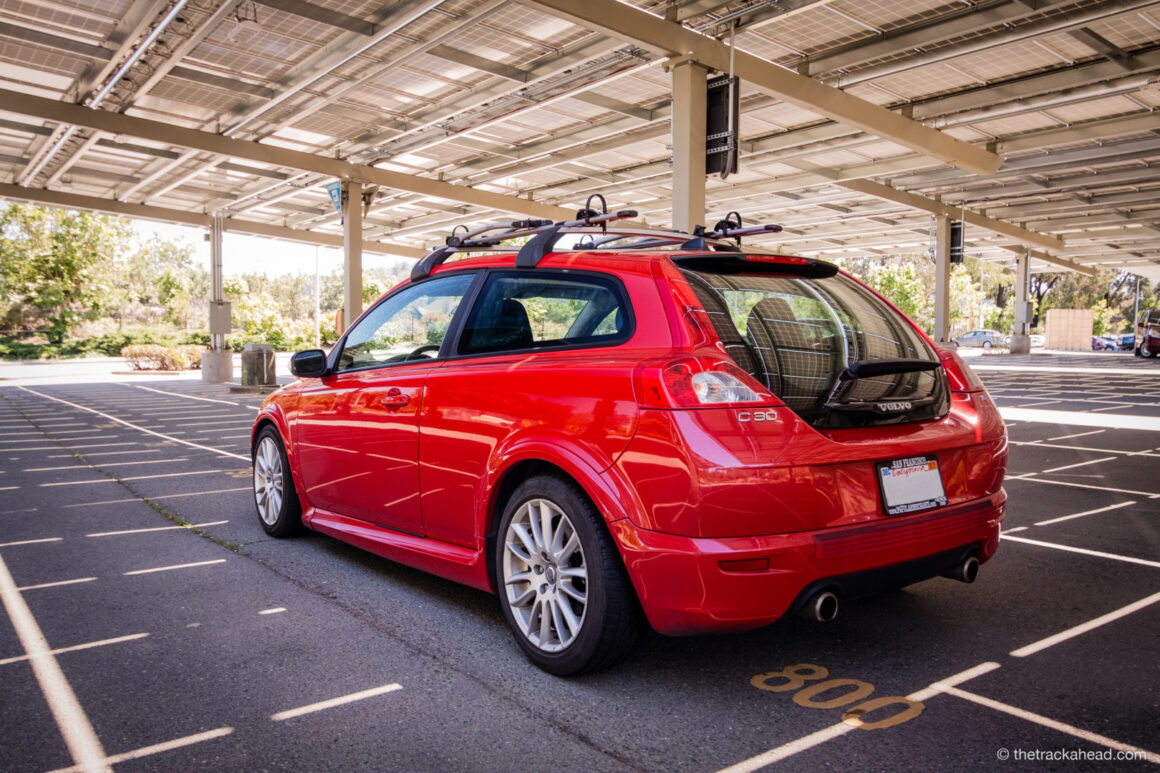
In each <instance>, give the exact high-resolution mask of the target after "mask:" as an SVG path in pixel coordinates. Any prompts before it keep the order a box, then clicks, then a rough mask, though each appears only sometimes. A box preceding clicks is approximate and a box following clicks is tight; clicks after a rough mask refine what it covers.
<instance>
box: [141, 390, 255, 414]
mask: <svg viewBox="0 0 1160 773" xmlns="http://www.w3.org/2000/svg"><path fill="white" fill-rule="evenodd" d="M132 386H133V387H134V388H135V389H144V390H145V391H146V392H156V393H157V394H159V395H166V396H168V397H181V398H184V399H186V400H200V401H201V402H205V403H221V404H222V405H236V406H238V407H239V408H249V409H250V410H254V411H256V410H258V408H257V407H256V406H253V405H246V404H245V403H234V402H230V401H229V400H214V399H212V398H209V397H195V396H194V395H183V394H180V393H178V392H166V391H163V390H161V389H150V388H149V387H144V386H140V385H138V384H133V385H132Z"/></svg>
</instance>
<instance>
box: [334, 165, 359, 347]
mask: <svg viewBox="0 0 1160 773" xmlns="http://www.w3.org/2000/svg"><path fill="white" fill-rule="evenodd" d="M362 216H363V204H362V183H356V182H350V181H344V182H343V184H342V246H343V279H342V299H343V310H344V312H345V313H344V315H343V317H344V320H345V323H346V325H351V324H354V321H355V320H356V319H358V315H359V314H362V292H363V281H362V231H363V228H362V223H363V217H362ZM338 332H339V333H342V332H343V331H341V330H340V331H338Z"/></svg>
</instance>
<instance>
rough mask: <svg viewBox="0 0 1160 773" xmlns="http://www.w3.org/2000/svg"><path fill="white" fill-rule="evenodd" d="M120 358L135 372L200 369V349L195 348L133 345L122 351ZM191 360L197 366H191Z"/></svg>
mask: <svg viewBox="0 0 1160 773" xmlns="http://www.w3.org/2000/svg"><path fill="white" fill-rule="evenodd" d="M195 353H196V356H194V354H195ZM121 356H122V357H124V358H125V359H127V360H128V361H129V362H130V363H131V364H132V365H133V367H134V368H136V369H137V370H185V369H186V368H192V367H201V347H197V346H182V347H178V348H172V347H168V346H159V345H157V344H135V345H132V346H126V347H125V348H124V349H122V350H121ZM191 360H194V361H196V363H197V364H196V365H193V364H191Z"/></svg>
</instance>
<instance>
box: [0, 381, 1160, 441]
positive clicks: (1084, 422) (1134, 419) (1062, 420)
mask: <svg viewBox="0 0 1160 773" xmlns="http://www.w3.org/2000/svg"><path fill="white" fill-rule="evenodd" d="M20 388H21V389H23V388H24V387H20ZM999 415H1000V416H1002V417H1003V418H1004V419H1015V420H1017V421H1030V422H1037V423H1047V424H1064V425H1071V426H1075V427H1104V428H1106V429H1142V430H1148V431H1151V432H1160V418H1157V417H1155V416H1138V415H1135V414H1131V415H1129V414H1123V413H1120V414H1107V413H1099V414H1092V413H1087V412H1085V411H1045V410H1040V409H1037V408H999ZM1008 426H1010V425H1008Z"/></svg>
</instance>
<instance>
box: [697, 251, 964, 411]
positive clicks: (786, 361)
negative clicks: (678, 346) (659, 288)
mask: <svg viewBox="0 0 1160 773" xmlns="http://www.w3.org/2000/svg"><path fill="white" fill-rule="evenodd" d="M780 257H781V256H764V255H753V256H737V257H736V258H723V257H722V256H719V255H713V256H711V257H709V256H706V257H698V256H691V257H684V258H678V259H677V260H676V261H675V262H676V263H677V264H678V265H679V266H680V268H681V273H682V274H683V275H684V277H685V279H686V280H687V281H688V282H689V285H690V286H691V287H692V289H693V292H694V293H695V294H696V296H697V300H698V301H700V303H701V305H702V306H703V307H704V309H705V311H706V312H707V313H708V315H709V320H710V321H711V322H712V325H713V329H714V330H715V331H716V333H717V336H718V337H719V338H720V339H721V342H722V343H723V344H724V345H725V347H726V350H727V351H728V353H729V355H730V357H731V358H732V359H733V361H734V362H735V363H736V364H737V366H738V367H740V368H741V369H742V370H744V371H746V372H747V373H749V374H750V375H751V376H753V377H754V378H755V379H757V381H758V382H759V383H760V384H762V385H764V386H765V387H766V388H767V389H769V390H770V391H771V392H772V393H773V394H774V395H776V396H777V397H778V398H780V399H781V401H782V402H784V403H785V404H786V406H788V407H789V408H790V409H791V410H793V412H794V413H796V414H797V415H798V416H800V417H801V418H802V419H803V420H804V421H806V422H807V423H809V424H810V425H811V426H813V427H816V428H819V429H822V428H839V427H867V426H877V425H886V424H901V423H905V422H915V421H929V420H932V419H937V418H939V417H941V416H944V415H945V414H946V412H947V410H948V408H949V396H948V390H947V384H946V377H945V375H944V374H943V372H942V370H941V362H940V360H939V357H938V354H937V353H936V352H935V351H934V348H933V347H932V346H931V345H930V344H929V343H927V341H926V340H925V339H924V338H923V336H921V335H920V334H919V333H918V332H917V331H916V330H915V329H914V327H913V326H912V325H911V323H910V322H909V321H908V320H907V319H906V318H905V317H903V316H902V314H901V313H900V312H898V311H897V310H896V309H894V308H893V307H892V306H890V305H889V304H888V303H886V302H885V301H883V300H882V299H881V298H879V297H878V296H877V295H875V294H874V293H872V292H870V291H869V290H867V289H866V288H865V287H863V286H862V285H860V284H859V283H857V282H855V281H853V280H852V279H850V278H849V277H847V276H845V275H843V274H840V273H837V272H836V270H835V268H834V267H833V266H832V265H831V264H828V263H823V262H821V261H809V260H807V259H805V258H782V260H783V261H790V260H792V261H801V262H800V263H790V262H782V263H777V262H773V261H774V260H775V259H777V258H780ZM766 261H770V262H766ZM764 267H768V270H766V271H765V272H762V268H764Z"/></svg>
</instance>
